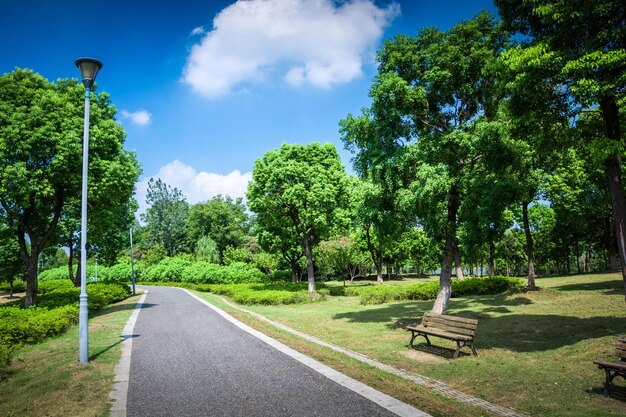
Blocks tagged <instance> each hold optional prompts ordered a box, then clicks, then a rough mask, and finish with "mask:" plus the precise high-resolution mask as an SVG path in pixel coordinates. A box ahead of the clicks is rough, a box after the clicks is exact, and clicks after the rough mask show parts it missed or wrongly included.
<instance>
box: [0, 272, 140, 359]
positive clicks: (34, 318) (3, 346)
mask: <svg viewBox="0 0 626 417" xmlns="http://www.w3.org/2000/svg"><path fill="white" fill-rule="evenodd" d="M38 290H39V291H38V293H39V295H38V300H37V306H36V307H30V308H27V309H25V308H23V301H22V300H17V301H15V302H12V303H8V305H7V304H4V305H2V306H1V307H0V366H1V365H4V364H6V363H7V362H8V361H9V360H10V358H11V355H12V354H13V352H14V351H15V350H16V349H18V348H19V347H20V346H21V345H23V344H27V343H38V342H40V341H41V340H43V339H45V338H47V337H51V336H55V335H58V334H61V333H63V332H64V331H65V330H66V329H67V328H68V327H69V326H71V325H72V324H74V323H76V322H77V321H78V301H79V300H78V297H79V295H80V288H78V287H75V286H74V284H73V283H72V282H71V281H70V280H69V279H56V280H48V281H44V282H41V283H40V284H39V287H38ZM129 295H130V289H129V288H128V286H127V285H123V284H105V283H90V284H88V285H87V297H88V304H89V309H90V310H99V309H100V308H102V307H104V306H105V305H107V304H111V303H114V302H116V301H120V300H123V299H125V298H126V297H128V296H129Z"/></svg>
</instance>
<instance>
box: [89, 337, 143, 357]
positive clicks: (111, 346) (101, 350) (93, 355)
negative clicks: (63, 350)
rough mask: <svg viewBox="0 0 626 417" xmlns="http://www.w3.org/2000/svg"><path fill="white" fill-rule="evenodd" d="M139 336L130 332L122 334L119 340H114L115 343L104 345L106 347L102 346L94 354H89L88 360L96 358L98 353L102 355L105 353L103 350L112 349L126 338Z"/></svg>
mask: <svg viewBox="0 0 626 417" xmlns="http://www.w3.org/2000/svg"><path fill="white" fill-rule="evenodd" d="M139 336H141V335H139V334H131V335H124V336H120V340H118V341H117V342H115V343H113V344H111V345H109V346H107V347H106V348H104V349H100V350H99V351H97V352H96V353H94V354H92V355H90V356H89V360H90V361H93V360H96V358H97V357H98V356H100V355H102V354H103V353H105V352H107V351H109V350H111V349H113V348H114V347H115V346H117V345H119V344H120V343H122V342H123V341H124V340H127V339H134V338H136V337H139Z"/></svg>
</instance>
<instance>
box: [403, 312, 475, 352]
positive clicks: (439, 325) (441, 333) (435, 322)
mask: <svg viewBox="0 0 626 417" xmlns="http://www.w3.org/2000/svg"><path fill="white" fill-rule="evenodd" d="M477 326H478V320H473V319H466V318H463V317H458V316H449V315H445V314H432V313H426V314H424V317H423V318H422V324H421V325H420V326H416V327H412V326H407V327H405V329H406V330H407V331H410V332H411V341H410V342H409V344H410V345H411V347H413V341H414V340H415V338H416V337H417V336H424V337H425V338H426V343H427V344H428V346H430V339H428V336H429V335H430V336H437V337H442V338H444V339H449V340H454V341H455V342H456V351H455V352H454V356H453V359H456V358H458V357H459V353H460V352H461V348H462V347H464V346H469V347H470V348H471V349H472V353H473V354H474V355H476V356H478V354H477V353H476V349H475V348H474V336H475V335H476V327H477Z"/></svg>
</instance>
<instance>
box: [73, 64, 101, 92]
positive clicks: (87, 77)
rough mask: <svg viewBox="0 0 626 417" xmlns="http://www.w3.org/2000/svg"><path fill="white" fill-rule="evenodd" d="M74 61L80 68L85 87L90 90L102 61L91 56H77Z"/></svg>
mask: <svg viewBox="0 0 626 417" xmlns="http://www.w3.org/2000/svg"><path fill="white" fill-rule="evenodd" d="M74 63H75V64H76V66H77V67H78V69H80V74H81V75H82V77H83V85H84V86H85V89H87V90H91V87H92V86H93V83H94V81H96V75H98V71H100V68H102V62H100V61H98V60H97V59H93V58H78V59H77V60H76V61H74Z"/></svg>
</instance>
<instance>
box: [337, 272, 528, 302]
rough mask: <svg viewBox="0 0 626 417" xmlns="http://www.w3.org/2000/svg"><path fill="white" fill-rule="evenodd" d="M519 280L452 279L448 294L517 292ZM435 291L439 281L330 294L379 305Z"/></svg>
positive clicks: (429, 295) (427, 295) (348, 289)
mask: <svg viewBox="0 0 626 417" xmlns="http://www.w3.org/2000/svg"><path fill="white" fill-rule="evenodd" d="M522 286H523V281H522V280H520V279H517V278H510V277H484V278H477V277H473V278H465V279H462V280H459V279H454V280H452V297H462V296H465V295H484V294H499V293H503V292H506V291H518V290H519V289H520V288H521V287H522ZM438 293H439V283H438V282H436V281H430V282H423V283H418V284H413V285H406V286H399V285H393V286H392V285H365V286H358V287H345V288H343V289H336V288H334V289H332V291H331V294H333V295H347V296H357V297H360V298H361V304H382V303H387V302H389V301H395V300H434V299H435V298H437V294H438Z"/></svg>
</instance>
